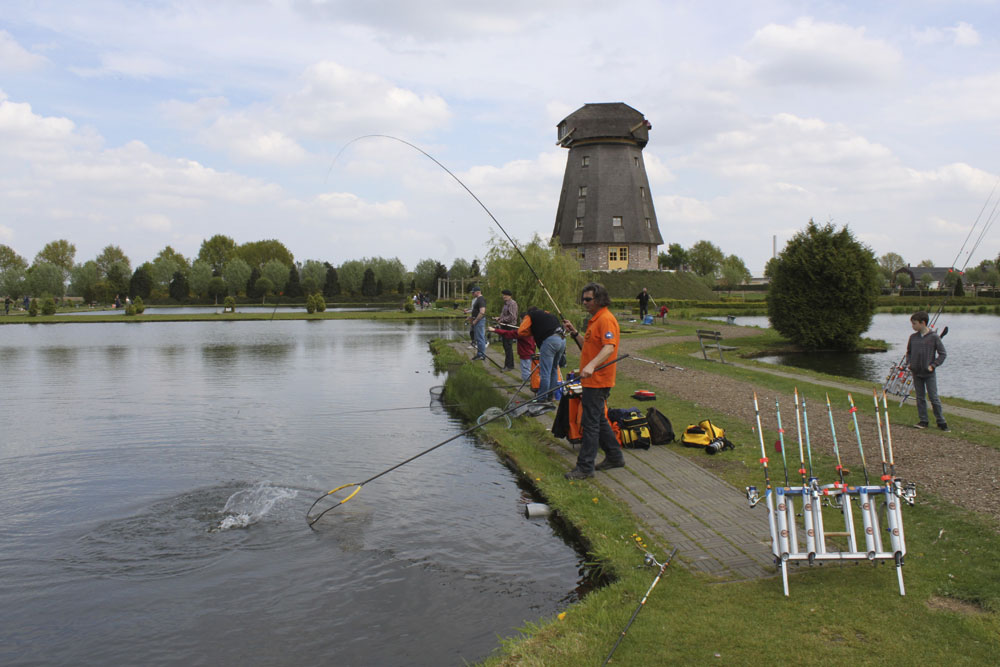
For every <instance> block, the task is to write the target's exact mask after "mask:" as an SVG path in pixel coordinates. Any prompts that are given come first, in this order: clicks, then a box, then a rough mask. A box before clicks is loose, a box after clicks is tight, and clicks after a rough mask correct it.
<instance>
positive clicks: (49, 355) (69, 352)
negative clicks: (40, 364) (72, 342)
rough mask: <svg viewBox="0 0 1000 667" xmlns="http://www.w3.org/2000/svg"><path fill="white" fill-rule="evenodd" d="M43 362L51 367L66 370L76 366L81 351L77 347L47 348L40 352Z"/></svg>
mask: <svg viewBox="0 0 1000 667" xmlns="http://www.w3.org/2000/svg"><path fill="white" fill-rule="evenodd" d="M40 352H41V354H42V360H43V361H45V363H47V364H49V365H50V366H55V367H57V368H60V369H64V368H66V367H68V366H73V365H75V364H76V361H77V357H78V353H79V349H77V348H75V347H61V346H60V347H45V348H42V349H41V350H40Z"/></svg>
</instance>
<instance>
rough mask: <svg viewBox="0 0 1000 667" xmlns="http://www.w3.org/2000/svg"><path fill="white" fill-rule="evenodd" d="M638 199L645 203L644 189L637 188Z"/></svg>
mask: <svg viewBox="0 0 1000 667" xmlns="http://www.w3.org/2000/svg"><path fill="white" fill-rule="evenodd" d="M639 198H640V199H642V200H643V201H646V188H639Z"/></svg>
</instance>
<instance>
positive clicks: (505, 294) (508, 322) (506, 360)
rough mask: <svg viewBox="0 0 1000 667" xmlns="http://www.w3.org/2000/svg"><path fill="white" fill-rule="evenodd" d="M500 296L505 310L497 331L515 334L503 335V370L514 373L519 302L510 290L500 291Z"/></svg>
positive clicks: (502, 311)
mask: <svg viewBox="0 0 1000 667" xmlns="http://www.w3.org/2000/svg"><path fill="white" fill-rule="evenodd" d="M500 296H501V297H502V298H503V310H501V311H500V317H498V318H496V320H497V329H498V330H499V331H507V332H511V333H513V334H514V335H513V336H509V335H503V334H501V338H500V339H501V341H503V369H504V370H505V371H512V370H514V340H515V339H516V338H517V335H516V334H517V324H518V323H517V301H514V294H513V292H511V291H510V290H509V289H505V290H500Z"/></svg>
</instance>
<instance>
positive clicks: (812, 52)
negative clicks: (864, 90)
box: [748, 18, 902, 86]
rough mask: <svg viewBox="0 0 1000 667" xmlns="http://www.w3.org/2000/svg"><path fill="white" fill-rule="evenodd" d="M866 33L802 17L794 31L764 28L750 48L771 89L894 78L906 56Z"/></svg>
mask: <svg viewBox="0 0 1000 667" xmlns="http://www.w3.org/2000/svg"><path fill="white" fill-rule="evenodd" d="M865 32H866V30H865V28H864V27H852V26H847V25H840V24H835V23H824V22H816V21H814V20H813V19H811V18H800V19H797V20H796V21H795V23H794V24H793V25H790V26H788V25H779V24H775V23H771V24H769V25H766V26H764V27H763V28H761V29H760V30H758V31H757V32H756V33H755V34H754V36H753V38H752V39H751V40H750V43H749V45H748V48H749V50H750V52H751V53H753V54H755V55H756V56H757V71H756V76H757V78H758V79H759V80H760V81H762V82H764V83H766V84H769V85H796V84H811V85H818V86H821V85H828V84H829V85H847V84H860V83H876V82H880V81H885V80H888V79H891V78H893V77H894V76H895V74H896V72H897V71H898V70H899V67H900V64H901V61H902V57H901V56H900V53H899V52H898V51H897V50H896V49H895V48H894V47H892V46H890V45H889V44H887V43H885V42H884V41H882V40H878V39H871V38H869V37H866V36H865Z"/></svg>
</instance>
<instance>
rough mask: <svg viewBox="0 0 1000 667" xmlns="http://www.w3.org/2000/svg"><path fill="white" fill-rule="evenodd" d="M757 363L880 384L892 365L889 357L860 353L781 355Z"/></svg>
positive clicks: (880, 354)
mask: <svg viewBox="0 0 1000 667" xmlns="http://www.w3.org/2000/svg"><path fill="white" fill-rule="evenodd" d="M757 361H763V362H765V363H769V364H781V365H782V366H792V367H794V368H804V369H806V370H810V371H817V372H819V373H828V374H830V375H839V376H841V377H850V378H857V379H859V380H868V381H870V382H879V383H881V382H882V379H883V378H884V376H885V369H886V367H887V366H888V364H889V363H891V361H890V360H889V357H887V356H886V355H885V354H883V353H870V354H863V353H858V352H811V353H809V354H804V353H803V354H779V355H776V356H773V357H761V358H760V359H758V360H757Z"/></svg>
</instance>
